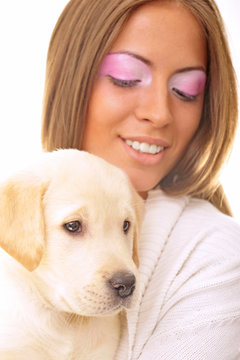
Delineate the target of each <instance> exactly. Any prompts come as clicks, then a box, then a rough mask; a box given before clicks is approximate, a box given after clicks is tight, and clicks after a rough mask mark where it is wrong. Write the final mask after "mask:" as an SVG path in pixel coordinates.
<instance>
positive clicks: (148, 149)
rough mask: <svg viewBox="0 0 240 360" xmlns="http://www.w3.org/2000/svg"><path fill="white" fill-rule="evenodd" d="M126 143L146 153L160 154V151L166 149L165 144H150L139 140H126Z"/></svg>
mask: <svg viewBox="0 0 240 360" xmlns="http://www.w3.org/2000/svg"><path fill="white" fill-rule="evenodd" d="M126 143H127V144H128V145H129V146H131V147H132V148H133V149H134V150H137V151H139V152H141V153H146V154H153V155H155V154H158V153H160V151H162V150H163V149H164V147H163V146H157V145H154V144H152V145H150V144H147V143H145V142H142V143H140V142H138V141H131V140H126Z"/></svg>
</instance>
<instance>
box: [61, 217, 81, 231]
mask: <svg viewBox="0 0 240 360" xmlns="http://www.w3.org/2000/svg"><path fill="white" fill-rule="evenodd" d="M64 228H65V229H66V230H67V231H68V232H70V233H72V234H78V233H81V232H82V224H81V222H80V221H78V220H76V221H70V222H69V223H66V224H64Z"/></svg>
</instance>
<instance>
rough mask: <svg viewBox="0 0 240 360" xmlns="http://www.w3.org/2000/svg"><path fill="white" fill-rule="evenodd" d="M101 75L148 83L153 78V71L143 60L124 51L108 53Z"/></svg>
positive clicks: (143, 83) (142, 83)
mask: <svg viewBox="0 0 240 360" xmlns="http://www.w3.org/2000/svg"><path fill="white" fill-rule="evenodd" d="M100 75H102V76H107V75H108V76H112V77H113V78H116V79H118V80H139V81H140V83H141V85H148V84H149V83H150V82H151V80H152V74H151V71H150V69H149V67H148V66H147V65H146V64H145V63H144V62H143V61H141V60H139V59H137V58H135V57H134V56H132V55H129V54H124V53H116V54H115V53H113V54H108V55H107V56H106V57H105V58H104V60H103V62H102V64H101V67H100Z"/></svg>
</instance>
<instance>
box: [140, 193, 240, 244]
mask: <svg viewBox="0 0 240 360" xmlns="http://www.w3.org/2000/svg"><path fill="white" fill-rule="evenodd" d="M154 219H157V223H158V227H159V226H161V225H162V226H163V227H164V228H166V227H168V231H169V236H170V235H171V236H172V235H174V234H178V236H180V235H184V237H185V238H186V241H187V242H188V243H189V241H190V242H191V239H192V241H194V239H196V238H199V237H201V236H202V237H204V238H206V239H208V240H209V239H210V238H217V239H218V245H219V246H220V244H221V240H223V241H224V242H225V244H226V245H227V244H229V245H230V244H231V246H232V249H234V248H235V247H237V249H238V250H239V251H240V224H239V223H238V222H237V221H236V220H235V219H234V218H232V217H231V216H228V215H225V214H223V213H222V212H220V211H219V210H218V209H217V208H216V207H214V206H213V205H212V204H211V203H210V202H209V201H206V200H203V199H198V198H194V197H189V196H181V197H176V198H174V197H170V196H168V195H166V194H164V193H163V192H161V191H152V192H151V193H150V196H149V199H148V201H147V203H146V220H147V222H148V223H149V225H150V224H151V222H152V223H153V227H154V225H155V226H156V225H157V224H156V221H155V222H154ZM169 225H170V226H169ZM170 233H171V234H170Z"/></svg>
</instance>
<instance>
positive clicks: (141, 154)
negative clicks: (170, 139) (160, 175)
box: [120, 137, 168, 165]
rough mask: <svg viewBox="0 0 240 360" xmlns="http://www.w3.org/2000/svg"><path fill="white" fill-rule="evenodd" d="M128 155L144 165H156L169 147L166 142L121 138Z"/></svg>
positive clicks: (139, 138) (151, 139) (142, 138)
mask: <svg viewBox="0 0 240 360" xmlns="http://www.w3.org/2000/svg"><path fill="white" fill-rule="evenodd" d="M120 139H121V141H122V144H123V146H124V149H125V151H126V152H127V154H128V155H129V156H130V157H131V158H133V159H134V160H136V161H137V162H139V163H141V164H143V165H156V164H157V163H158V162H159V161H160V160H161V159H162V157H163V156H164V154H165V152H166V149H167V147H168V145H167V143H166V142H165V141H162V140H160V139H153V138H148V137H134V138H133V137H130V138H126V139H124V138H122V137H120Z"/></svg>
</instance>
